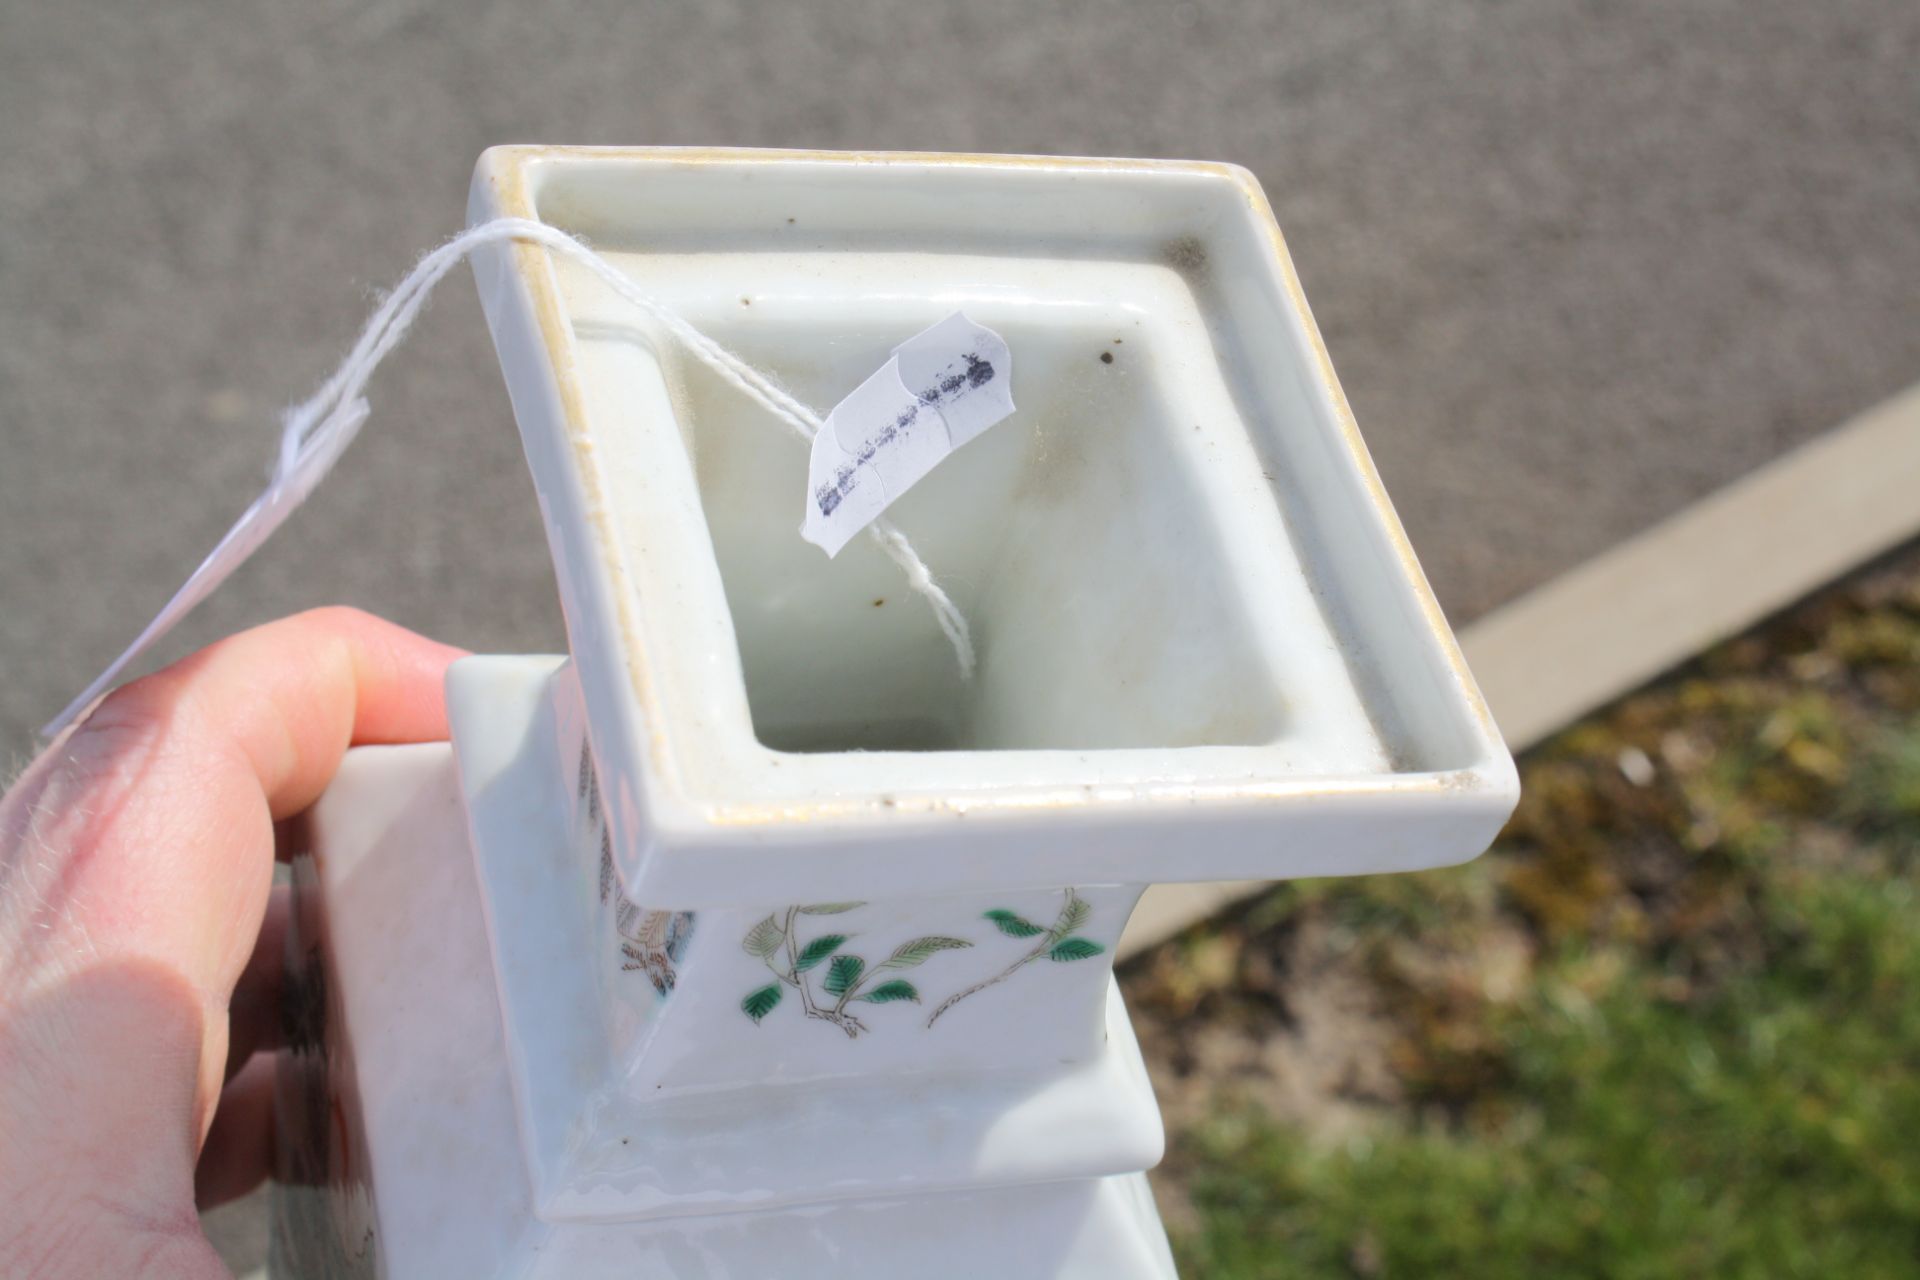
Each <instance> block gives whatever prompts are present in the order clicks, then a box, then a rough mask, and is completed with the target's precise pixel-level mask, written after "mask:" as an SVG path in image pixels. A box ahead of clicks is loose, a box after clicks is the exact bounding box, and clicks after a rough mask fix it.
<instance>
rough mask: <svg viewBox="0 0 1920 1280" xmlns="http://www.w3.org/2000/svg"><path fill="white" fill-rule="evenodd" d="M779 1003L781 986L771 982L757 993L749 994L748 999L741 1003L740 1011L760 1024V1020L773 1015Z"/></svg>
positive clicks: (751, 992)
mask: <svg viewBox="0 0 1920 1280" xmlns="http://www.w3.org/2000/svg"><path fill="white" fill-rule="evenodd" d="M779 1003H780V984H779V983H777V982H769V983H768V984H767V985H766V986H764V987H761V988H759V989H758V990H756V991H749V992H747V995H746V998H745V999H743V1000H742V1001H741V1002H740V1010H741V1012H743V1013H745V1014H746V1015H747V1016H748V1017H749V1018H752V1019H753V1020H754V1022H755V1023H758V1022H759V1021H760V1019H762V1018H764V1017H766V1016H767V1015H768V1014H770V1013H772V1012H773V1007H774V1006H775V1005H777V1004H779Z"/></svg>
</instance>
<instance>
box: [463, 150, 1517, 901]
mask: <svg viewBox="0 0 1920 1280" xmlns="http://www.w3.org/2000/svg"><path fill="white" fill-rule="evenodd" d="M470 211H471V215H472V217H473V219H474V220H475V221H479V220H483V219H486V218H491V217H497V216H517V217H527V218H537V219H540V220H542V221H544V222H547V223H549V224H552V225H554V226H557V227H560V228H561V229H563V230H566V231H569V232H572V233H575V234H578V235H581V236H583V237H585V238H586V239H587V240H588V241H589V242H590V243H591V244H592V245H593V246H594V248H595V249H596V250H597V251H599V252H600V253H601V254H602V255H604V256H605V257H607V258H608V259H609V260H610V261H612V262H613V264H614V265H615V266H617V267H618V268H619V269H621V270H622V271H624V272H625V273H627V274H628V275H629V276H631V277H632V278H633V280H634V281H635V282H636V283H638V284H639V285H640V287H642V288H643V289H645V290H646V291H648V292H649V293H650V294H652V295H654V296H655V297H656V298H658V299H659V300H661V301H662V302H664V303H665V304H666V305H667V306H669V307H671V308H672V309H673V310H674V311H676V312H678V313H679V314H680V315H681V316H683V317H684V318H685V319H686V320H688V321H689V322H690V323H692V324H693V325H694V326H695V327H697V328H699V329H700V330H702V331H703V332H705V333H706V334H708V335H709V336H710V337H712V338H714V339H715V340H717V341H718V342H720V343H721V344H722V345H723V346H726V347H727V348H729V349H730V350H732V351H734V352H735V353H737V354H738V355H740V356H741V357H743V358H744V359H746V360H747V361H749V362H750V363H752V364H754V365H755V366H756V367H758V368H760V369H761V370H762V371H764V372H765V373H767V374H768V375H770V376H772V377H773V378H775V379H776V380H777V381H778V382H780V383H781V384H782V385H783V386H784V387H785V388H787V389H788V390H789V391H790V392H792V393H793V394H794V395H795V396H797V397H798V398H799V399H801V400H803V401H805V402H807V403H809V404H811V405H813V406H814V407H815V408H816V410H820V411H824V410H825V409H827V408H829V407H830V406H831V405H832V404H834V403H835V402H836V401H838V400H839V399H840V397H841V396H843V395H844V394H845V393H846V392H847V391H848V390H850V389H851V388H852V387H854V386H855V385H857V384H858V383H859V382H860V381H861V380H863V379H864V378H865V377H866V376H867V375H868V374H870V373H872V372H873V371H874V370H875V369H877V368H878V367H880V365H881V364H883V363H884V362H885V360H886V358H887V356H888V353H889V352H890V350H891V348H892V346H893V345H894V344H896V343H898V342H899V341H900V340H901V339H903V338H905V337H907V336H910V335H911V334H913V333H915V332H918V331H919V330H920V329H922V328H924V327H926V326H927V325H928V324H930V323H932V322H933V321H935V320H938V319H940V318H941V317H942V316H944V315H946V314H949V313H951V312H952V311H955V310H962V309H964V310H965V312H966V313H967V314H968V316H970V317H971V318H972V319H974V320H975V321H977V322H979V323H982V324H985V325H988V326H989V327H991V328H993V329H995V330H997V331H998V332H999V333H1000V334H1001V335H1002V336H1004V337H1005V338H1006V340H1007V341H1008V343H1009V344H1010V347H1011V349H1012V352H1013V361H1014V371H1013V392H1014V398H1015V401H1016V403H1017V405H1018V406H1019V407H1018V409H1017V411H1016V412H1015V413H1014V415H1013V416H1012V417H1010V418H1008V419H1007V420H1006V421H1004V422H1002V423H1000V424H999V425H997V426H995V427H994V428H992V429H991V430H990V431H988V432H987V433H986V434H985V435H983V436H982V437H981V438H980V439H978V440H975V441H973V442H971V443H970V444H968V445H967V446H966V447H964V448H963V449H961V450H959V451H958V452H956V453H955V454H954V455H953V456H952V457H950V458H948V459H947V460H945V461H944V462H943V463H942V464H941V465H940V466H939V467H938V468H936V469H935V471H934V472H933V473H932V474H930V475H929V476H928V477H927V478H926V479H925V480H923V481H922V482H921V483H920V484H919V485H918V486H917V487H916V488H915V489H914V490H912V491H911V492H910V493H908V494H907V495H906V496H905V497H903V498H902V499H901V500H900V501H899V502H897V503H895V504H894V506H893V507H892V508H891V509H890V511H889V515H890V517H891V518H892V519H894V520H895V522H896V523H897V524H898V525H899V526H900V528H901V529H903V530H904V531H905V532H906V534H907V535H908V536H909V538H911V539H912V541H913V543H914V545H915V547H916V548H917V549H918V550H919V552H920V554H921V556H922V557H923V559H924V560H925V561H926V563H927V564H928V566H929V567H930V568H931V570H932V572H933V574H934V575H935V577H936V579H937V580H938V581H939V582H940V583H941V584H942V586H943V587H945V589H946V590H947V591H948V592H949V593H950V594H951V596H952V597H953V599H954V601H955V603H956V604H957V605H958V606H959V608H960V610H961V612H962V613H963V614H964V615H965V616H966V617H967V619H968V621H969V623H970V625H971V628H972V632H973V636H974V639H975V642H976V643H977V645H978V650H979V668H978V670H977V672H976V673H975V675H974V676H973V678H972V679H971V680H963V679H962V678H961V676H960V674H959V671H958V667H957V664H956V662H955V659H954V655H953V651H952V649H951V647H950V646H949V644H948V642H947V640H946V638H945V637H944V636H943V635H942V633H941V631H940V629H939V627H938V625H937V623H936V621H935V619H934V618H933V616H932V615H931V613H930V611H929V610H928V609H927V608H926V605H925V603H924V602H923V601H922V600H921V599H920V598H919V597H918V596H916V595H914V594H913V593H912V592H911V591H909V590H908V588H907V584H906V582H905V580H904V578H903V576H902V574H901V572H900V570H899V569H898V568H897V567H896V566H895V565H894V564H893V563H892V562H891V561H890V560H888V559H887V558H886V557H885V556H884V554H882V553H881V552H880V551H879V550H878V548H876V547H874V546H873V545H871V543H870V541H869V540H867V539H865V538H859V539H856V540H855V541H854V542H853V543H851V544H849V546H848V547H847V548H846V549H845V550H844V551H843V552H842V553H841V554H840V556H839V557H837V558H835V559H832V560H829V559H828V558H827V557H825V556H824V555H823V554H822V553H821V552H820V551H819V550H818V549H817V548H815V547H813V546H811V545H809V544H807V543H806V542H804V541H802V539H801V538H800V536H799V533H798V525H799V522H800V514H801V503H802V498H803V492H804V486H805V476H806V446H805V444H804V442H802V441H800V440H799V439H797V438H796V437H795V436H793V435H792V434H791V433H790V432H789V431H788V429H787V428H786V427H785V426H783V425H781V424H780V423H778V422H776V421H774V420H773V419H771V418H770V417H769V416H768V415H766V413H765V412H764V411H763V410H761V409H760V408H758V407H757V406H755V405H754V404H752V403H751V402H749V401H748V400H746V399H745V398H744V397H742V396H740V395H739V394H738V393H737V392H736V391H735V390H734V389H732V388H731V387H729V386H727V385H725V384H724V383H722V382H721V381H720V379H719V378H717V377H716V376H715V375H713V374H712V373H710V372H709V371H708V370H707V369H706V368H705V367H704V366H702V365H700V364H699V363H697V362H696V361H694V360H692V359H690V358H689V357H687V356H686V354H685V353H684V352H683V351H681V350H680V349H679V348H678V347H677V346H676V345H675V343H674V341H673V340H672V339H671V338H670V337H667V336H666V335H665V334H664V333H662V332H660V331H659V330H658V328H657V326H656V325H654V324H653V323H652V322H651V321H650V320H648V319H647V318H646V317H644V316H643V315H641V314H639V313H638V312H637V311H636V310H635V309H634V308H632V307H631V306H629V305H628V304H626V303H625V302H623V301H622V300H621V299H619V298H618V297H617V296H616V295H614V294H613V293H612V291H611V290H609V289H608V288H607V287H606V286H605V285H604V284H603V283H602V282H600V281H599V280H598V279H597V278H595V277H593V276H592V275H591V274H590V273H588V272H586V271H585V270H584V269H582V268H580V267H578V266H577V265H576V264H573V263H571V262H565V261H555V260H554V259H553V258H552V257H551V256H550V255H549V254H548V253H547V252H546V251H545V250H543V249H541V248H538V247H536V246H531V245H525V244H521V245H514V246H510V247H502V248H499V249H496V250H492V251H489V252H487V253H485V254H483V255H482V256H480V257H478V258H477V259H476V264H475V267H476V275H477V277H478V280H479V283H480V292H481V296H482V299H483V302H484V304H485V307H486V311H487V315H488V321H489V324H490V326H491V327H492V330H493V333H494V338H495V343H496V345H497V347H498V349H499V352H500V356H501V360H502V364H503V367H504V368H505V370H506V373H507V379H508V384H509V389H510V391H511V392H512V396H513V401H514V407H515V412H516V416H517V417H518V419H519V422H520V426H521V430H522V434H523V437H524V440H525V444H526V449H527V454H528V457H529V461H530V464H531V467H532V470H533V474H534V477H535V483H536V486H537V488H538V491H539V494H540V500H541V506H542V510H543V513H544V515H545V519H546V525H547V530H548V536H549V539H550V541H551V543H552V548H553V552H554V558H555V563H556V567H557V572H558V577H559V581H560V588H561V596H562V603H563V608H564V611H565V614H566V619H567V626H568V633H569V641H570V645H569V647H570V650H571V654H572V657H573V659H574V662H575V664H576V668H577V672H578V679H579V682H580V689H581V694H582V699H583V703H584V706H585V709H586V716H587V721H588V736H589V738H590V740H591V744H592V750H593V755H594V757H595V761H596V764H597V767H598V770H599V774H600V778H601V785H602V790H603V792H604V795H605V798H606V804H607V819H608V823H609V826H610V829H611V836H612V844H613V858H614V861H615V863H616V865H617V867H618V871H619V875H620V878H621V881H622V883H623V885H624V886H625V889H626V892H627V893H628V894H630V895H631V896H632V897H633V898H634V899H636V900H639V901H645V902H648V903H651V904H658V905H660V906H663V907H674V908H695V907H701V906H713V905H724V904H726V903H729V902H737V901H739V900H740V898H741V895H742V885H743V884H751V885H752V886H753V895H752V896H753V897H754V898H755V899H756V900H762V899H764V900H773V899H778V898H782V897H787V896H791V897H794V898H795V899H796V900H798V899H805V898H809V897H811V898H815V899H817V898H821V897H833V896H837V895H841V894H849V895H859V896H863V897H874V896H880V895H883V894H887V893H893V894H903V895H904V894H911V895H913V896H925V895H935V894H940V893H962V892H968V891H972V890H977V889H981V888H990V887H991V888H999V887H1008V886H1019V885H1030V886H1053V885H1061V884H1074V883H1083V884H1094V883H1109V884H1121V883H1140V882H1146V881H1155V880H1159V881H1169V880H1201V879H1220V878H1234V879H1237V878H1252V877H1262V878H1279V877H1287V876H1297V875H1309V874H1329V873H1339V872H1360V871H1378V870H1399V869H1411V868H1414V867H1421V866H1431V865H1438V864H1443V863H1447V862H1452V861H1459V860H1462V859H1464V858H1467V857H1471V856H1473V855H1474V854H1476V853H1478V852H1479V851H1480V849H1482V848H1483V847H1484V846H1485V845H1486V843H1487V842H1488V841H1489V840H1490V839H1491V837H1492V835H1493V834H1494V833H1495V831H1497V829H1498V827H1499V824H1500V823H1501V822H1502V821H1503V820H1504V818H1505V816H1506V814H1507V813H1508V812H1509V811H1510V809H1511V807H1512V804H1513V801H1514V796H1515V780H1514V775H1513V770H1512V763H1511V760H1510V759H1509V758H1508V756H1507V753H1506V751H1505V748H1504V746H1503V745H1502V744H1501V742H1500V739H1499V737H1498V734H1497V732H1496V731H1495V729H1494V727H1493V724H1492V722H1491V719H1490V718H1489V716H1488V714H1487V711H1486V708H1485V706H1484V704H1483V703H1482V701H1481V699H1480V697H1479V694H1478V692H1477V691H1476V690H1475V688H1474V686H1473V682H1472V679H1471V677H1470V676H1469V675H1468V673H1467V671H1466V668H1465V666H1464V664H1463V663H1462V661H1461V658H1460V654H1459V652H1458V649H1457V647H1456V645H1455V644H1454V641H1453V638H1452V636H1451V634H1450V632H1449V631H1448V629H1447V627H1446V623H1445V621H1444V619H1443V617H1442V616H1441V613H1440V611H1439V608H1438V606H1437V605H1436V603H1435V602H1434V600H1433V598H1432V596H1431V593H1430V591H1429V590H1428V588H1427V585H1426V583H1425V580H1424V578H1423V577H1422V575H1421V573H1420V570H1419V567H1418V565H1417V563H1416V562H1415V560H1414V558H1413V555H1412V553H1411V551H1410V550H1409V548H1408V546H1407V543H1406V539H1405V536H1404V534H1403V533H1402V531H1401V529H1400V527H1399V524H1398V522H1397V520H1396V518H1395V517H1394V514H1393V512H1392V509H1391V507H1390V506H1389V504H1388V502H1387V499H1386V496H1385V494H1384V492H1383V490H1382V489H1381V487H1380V483H1379V480H1378V477H1377V476H1376V474H1375V473H1374V470H1373V468H1372V465H1371V463H1370V461H1369V459H1368V457H1367V455H1366V452H1365V448H1364V446H1363V445H1362V443H1361V441H1360V438H1359V435H1358V432H1357V430H1356V429H1355V427H1354V424H1353V421H1352V417H1351V414H1350V412H1349V411H1348V409H1347V406H1346V403H1345V400H1344V398H1343V396H1342V395H1341V392H1340V390H1339V387H1338V384H1337V382H1336V380H1335V379H1334V375H1333V372H1332V369H1331V366H1330V365H1329V363H1328V361H1327V359H1326V355H1325V352H1324V349H1323V348H1322V346H1321V343H1320V340H1319V336H1318V334H1317V332H1316V330H1315V329H1314V326H1313V322H1312V318H1311V316H1310V315H1309V314H1308V312H1307V309H1306V304H1305V301H1304V299H1303V298H1302V296H1301V294H1300V290H1299V285H1298V282H1297V280H1296V278H1295V276H1294V274H1293V271H1292V267H1291V265H1290V263H1289V261H1288V259H1287V256H1286V252H1285V248H1284V245H1283V243H1282V241H1281V238H1280V235H1279V231H1278V228H1277V227H1276V226H1275V225H1274V222H1273V218H1272V214H1271V211H1270V210H1269V208H1268V206H1267V203H1266V200H1265V198H1264V196H1263V195H1262V193H1261V192H1260V190H1259V187H1258V185H1257V184H1256V183H1255V182H1254V181H1253V179H1252V178H1251V176H1250V175H1248V174H1246V173H1245V172H1244V171H1243V170H1239V169H1237V168H1233V167H1231V166H1225V165H1211V164H1196V163H1171V162H1154V161H1091V160H1060V159H1021V158H1010V157H967V156H925V155H852V154H845V155H838V154H814V153H790V152H760V151H689V150H674V149H651V148H648V149H602V148H543V147H506V148H496V149H494V150H491V151H489V152H487V153H486V154H485V155H484V156H483V157H482V159H481V162H480V165H479V169H478V172H477V174H476V176H475V180H474V187H473V194H472V199H471V202H470Z"/></svg>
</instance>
